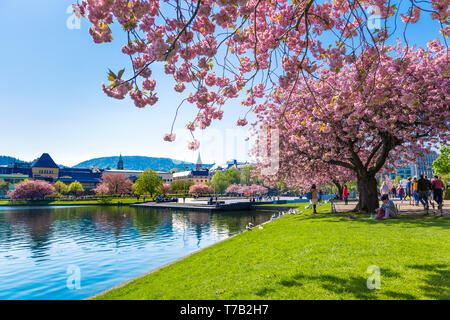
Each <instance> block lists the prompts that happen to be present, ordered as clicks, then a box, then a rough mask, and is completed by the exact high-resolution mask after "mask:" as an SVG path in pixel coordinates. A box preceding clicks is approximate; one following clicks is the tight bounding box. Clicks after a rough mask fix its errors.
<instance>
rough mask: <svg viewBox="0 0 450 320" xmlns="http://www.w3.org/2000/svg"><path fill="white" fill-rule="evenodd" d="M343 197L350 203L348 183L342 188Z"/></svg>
mask: <svg viewBox="0 0 450 320" xmlns="http://www.w3.org/2000/svg"><path fill="white" fill-rule="evenodd" d="M342 199H343V200H344V201H345V204H346V205H347V204H348V188H347V185H346V184H344V187H343V188H342Z"/></svg>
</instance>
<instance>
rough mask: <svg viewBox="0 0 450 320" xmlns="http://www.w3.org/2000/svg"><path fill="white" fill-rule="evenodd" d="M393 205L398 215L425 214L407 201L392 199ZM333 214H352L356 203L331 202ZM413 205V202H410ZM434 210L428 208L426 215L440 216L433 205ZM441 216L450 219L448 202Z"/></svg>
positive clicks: (449, 204)
mask: <svg viewBox="0 0 450 320" xmlns="http://www.w3.org/2000/svg"><path fill="white" fill-rule="evenodd" d="M393 201H394V204H395V205H396V206H397V208H398V209H399V214H400V215H418V216H420V215H423V214H424V213H425V211H424V209H423V206H422V204H420V203H419V206H415V205H414V204H412V205H410V204H409V200H403V201H402V202H401V201H400V200H399V199H394V200H393ZM333 203H334V209H335V212H340V213H342V212H352V211H354V209H355V207H356V204H357V201H349V202H348V204H347V205H345V203H344V201H339V200H338V201H333ZM412 203H413V202H412ZM380 205H381V202H380ZM434 207H435V208H434V209H433V207H432V206H430V209H429V210H428V213H429V214H430V215H435V214H440V212H439V210H438V209H437V204H436V203H434ZM442 215H443V216H446V217H450V200H444V205H443V208H442Z"/></svg>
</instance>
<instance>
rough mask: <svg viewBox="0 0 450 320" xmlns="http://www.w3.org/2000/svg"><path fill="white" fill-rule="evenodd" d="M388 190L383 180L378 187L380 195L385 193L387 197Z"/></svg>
mask: <svg viewBox="0 0 450 320" xmlns="http://www.w3.org/2000/svg"><path fill="white" fill-rule="evenodd" d="M389 191H390V189H389V186H388V185H387V182H386V181H383V185H382V186H381V188H380V194H381V196H383V195H387V196H388V197H389Z"/></svg>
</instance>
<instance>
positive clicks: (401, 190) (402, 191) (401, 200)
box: [397, 184, 405, 203]
mask: <svg viewBox="0 0 450 320" xmlns="http://www.w3.org/2000/svg"><path fill="white" fill-rule="evenodd" d="M397 193H398V197H399V198H400V202H401V203H403V198H404V196H405V190H404V189H403V186H402V185H401V184H399V185H398V188H397Z"/></svg>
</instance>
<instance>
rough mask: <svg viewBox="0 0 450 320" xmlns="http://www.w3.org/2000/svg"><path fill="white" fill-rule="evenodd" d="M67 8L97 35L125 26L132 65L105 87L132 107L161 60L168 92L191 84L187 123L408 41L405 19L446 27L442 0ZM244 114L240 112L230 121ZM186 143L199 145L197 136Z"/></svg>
mask: <svg viewBox="0 0 450 320" xmlns="http://www.w3.org/2000/svg"><path fill="white" fill-rule="evenodd" d="M73 7H74V12H75V14H77V15H78V16H83V17H86V18H87V19H88V20H89V22H90V23H91V24H92V26H91V28H90V29H89V33H90V35H91V36H92V38H93V40H94V42H95V43H105V42H111V41H113V35H112V29H111V26H112V24H113V23H115V22H117V23H118V24H119V25H120V27H121V29H122V30H123V32H125V33H126V41H125V43H124V44H123V47H122V53H123V54H125V55H127V56H129V58H130V61H131V67H130V68H128V70H129V71H128V72H127V73H126V72H125V69H122V70H120V71H116V72H113V71H109V73H108V76H107V77H108V81H109V83H108V84H104V85H103V91H104V92H105V93H106V94H107V95H108V96H110V97H113V98H116V99H124V98H125V97H126V96H129V97H131V99H132V100H133V102H134V104H135V105H136V106H137V107H139V108H143V107H145V106H148V105H150V106H151V105H154V104H155V103H156V102H157V101H158V97H157V81H156V79H155V78H152V70H153V69H155V68H158V66H157V65H158V64H159V65H160V66H162V67H163V68H164V72H165V73H166V74H167V75H168V76H169V77H171V78H173V80H174V83H173V84H174V86H173V90H174V91H176V92H179V93H183V92H184V91H185V90H187V91H188V92H189V93H190V94H189V95H186V98H185V99H184V100H183V102H184V101H187V102H189V103H191V104H194V105H195V106H196V107H197V108H198V110H199V111H198V113H197V115H196V117H195V119H193V121H191V122H189V123H188V124H187V128H188V129H189V130H190V131H191V132H193V131H194V130H195V129H196V128H200V129H204V128H206V127H208V126H209V125H210V124H211V122H212V121H213V120H215V119H219V120H220V119H222V115H223V110H222V107H223V106H224V104H225V103H226V101H227V100H229V99H234V98H237V97H242V96H245V97H244V99H243V101H242V104H243V105H244V106H246V107H249V109H248V110H247V111H248V112H249V111H250V110H251V108H252V107H254V106H255V104H256V101H257V100H258V99H260V98H263V97H265V96H267V95H270V94H273V93H274V92H278V89H277V87H281V88H282V89H284V90H286V89H292V90H293V89H294V88H295V87H296V86H297V83H298V82H301V81H302V79H303V78H304V77H305V75H309V76H311V77H320V76H321V70H323V69H326V70H330V71H332V72H336V71H339V70H340V69H341V68H342V67H343V66H344V65H345V64H346V63H352V62H354V61H356V60H357V58H358V56H360V55H364V54H366V52H368V51H369V52H370V56H373V55H374V52H373V51H376V52H378V51H379V50H378V48H380V47H381V48H383V46H384V45H385V44H386V43H389V41H390V39H391V38H392V37H394V36H400V37H402V39H404V40H405V43H406V47H407V48H408V47H409V43H408V41H407V36H408V32H407V31H409V30H408V26H409V25H411V24H413V23H417V22H419V20H421V17H422V16H424V15H425V14H427V15H430V16H431V19H432V20H434V21H435V22H436V24H437V25H438V26H439V27H440V33H441V34H442V35H443V36H444V37H447V36H448V35H449V33H450V26H449V25H448V18H449V15H450V11H449V5H448V0H430V1H415V0H410V1H393V0H366V1H347V0H336V1H332V2H331V1H317V0H316V1H315V0H298V1H297V0H296V1H288V0H193V1H191V0H164V1H162V0H147V1H146V0H130V1H125V0H102V1H99V0H80V1H78V3H77V4H74V6H73ZM444 40H445V38H444ZM360 66H361V67H363V65H360ZM180 106H181V105H180ZM180 106H179V107H180ZM179 107H178V108H179ZM177 111H178V110H177ZM247 123H248V121H247V120H246V118H245V116H244V117H243V118H241V117H239V118H238V120H237V125H241V126H244V125H246V124H247ZM172 130H173V124H172ZM175 138H176V137H175V134H174V133H173V132H171V133H168V134H165V135H164V140H166V141H174V140H175ZM188 147H189V148H190V149H192V150H195V149H197V148H198V147H199V142H198V140H196V139H193V141H191V142H190V143H189V146H188Z"/></svg>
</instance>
